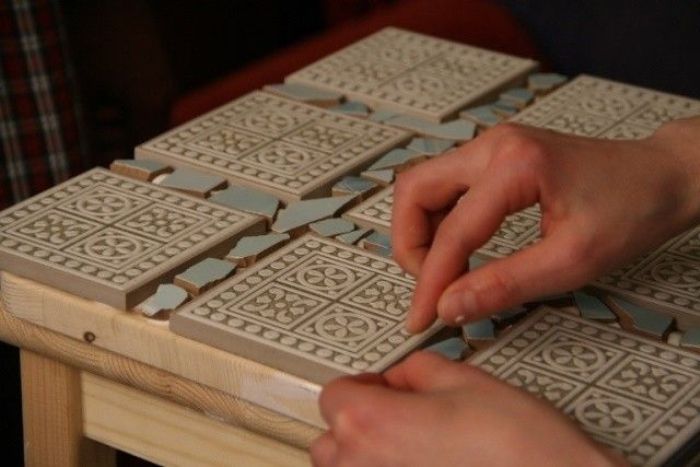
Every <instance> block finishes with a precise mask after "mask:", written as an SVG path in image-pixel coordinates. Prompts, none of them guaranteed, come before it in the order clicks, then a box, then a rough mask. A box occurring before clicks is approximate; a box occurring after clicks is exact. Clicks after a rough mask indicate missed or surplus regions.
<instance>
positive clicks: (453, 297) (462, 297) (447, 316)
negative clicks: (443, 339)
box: [438, 290, 476, 324]
mask: <svg viewBox="0 0 700 467" xmlns="http://www.w3.org/2000/svg"><path fill="white" fill-rule="evenodd" d="M438 308H439V314H440V317H441V318H442V319H444V320H445V321H446V322H448V323H455V324H459V323H462V322H464V320H465V319H466V317H467V316H468V315H470V314H473V313H474V312H476V296H475V295H474V292H472V291H470V290H465V291H462V292H452V293H450V294H449V295H446V296H445V297H443V298H442V299H441V300H440V303H439V304H438Z"/></svg>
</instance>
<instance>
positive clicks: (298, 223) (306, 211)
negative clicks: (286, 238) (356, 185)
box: [272, 195, 355, 234]
mask: <svg viewBox="0 0 700 467" xmlns="http://www.w3.org/2000/svg"><path fill="white" fill-rule="evenodd" d="M354 199H355V195H346V196H332V197H330V198H320V199H309V200H304V201H297V202H295V203H291V204H289V205H288V206H287V207H286V208H285V209H282V210H281V211H280V212H279V214H278V215H277V220H276V221H275V223H274V224H272V230H273V231H274V232H278V233H287V232H290V233H292V234H296V233H298V232H299V231H300V230H304V229H305V228H306V226H308V225H309V224H311V223H313V222H317V221H320V220H323V219H326V218H328V217H333V216H335V215H336V214H337V213H338V211H340V210H341V209H342V208H343V207H345V206H347V205H348V203H350V202H352V201H353V200H354Z"/></svg>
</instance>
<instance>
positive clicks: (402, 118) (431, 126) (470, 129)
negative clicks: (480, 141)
mask: <svg viewBox="0 0 700 467" xmlns="http://www.w3.org/2000/svg"><path fill="white" fill-rule="evenodd" d="M386 123H388V124H390V125H394V126H397V127H399V128H403V129H406V130H410V131H414V132H416V133H419V134H421V135H427V136H432V137H435V138H444V139H451V140H455V141H469V140H470V139H472V138H473V137H474V134H475V132H476V126H475V125H474V123H472V122H468V121H466V120H452V121H451V122H447V123H432V122H429V121H426V120H422V119H420V118H417V117H412V116H410V115H397V116H396V117H393V118H391V119H389V120H387V122H386Z"/></svg>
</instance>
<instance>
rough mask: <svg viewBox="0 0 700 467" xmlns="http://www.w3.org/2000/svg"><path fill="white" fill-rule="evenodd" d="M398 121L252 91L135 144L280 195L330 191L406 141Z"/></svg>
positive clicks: (144, 154) (152, 154) (141, 153)
mask: <svg viewBox="0 0 700 467" xmlns="http://www.w3.org/2000/svg"><path fill="white" fill-rule="evenodd" d="M409 137H410V134H409V133H408V132H405V131H402V130H400V129H397V128H391V127H388V126H385V125H382V124H378V123H374V122H371V121H368V120H362V119H358V118H354V117H348V116H345V115H341V114H338V113H336V112H331V111H327V110H324V109H321V108H319V107H314V106H311V105H306V104H303V103H300V102H295V101H292V100H288V99H284V98H282V97H277V96H274V95H271V94H268V93H264V92H253V93H250V94H247V95H245V96H243V97H241V98H239V99H236V100H234V101H232V102H230V103H228V104H225V105H223V106H222V107H219V108H218V109H216V110H213V111H211V112H209V113H208V114H205V115H203V116H202V117H200V118H197V119H195V120H192V121H191V122H188V123H185V124H184V125H181V126H179V127H177V128H175V129H173V130H171V131H169V132H167V133H165V134H163V135H160V136H158V137H156V138H154V139H152V140H150V141H148V142H146V143H144V144H142V145H140V146H138V147H137V148H136V157H137V159H141V158H150V159H157V160H160V161H162V162H165V163H167V164H170V165H175V166H180V167H190V168H195V169H198V170H201V171H204V172H208V173H211V174H214V175H218V176H221V177H224V178H225V179H227V180H228V181H229V182H230V183H231V185H234V186H247V187H250V188H254V189H256V190H260V191H264V192H266V193H269V194H271V195H273V196H275V197H276V198H279V199H281V200H282V201H284V202H287V203H288V202H293V201H298V200H301V199H309V198H315V197H323V196H328V195H330V192H331V187H332V186H333V184H334V183H335V182H336V181H337V180H338V179H340V178H342V177H343V176H344V175H347V174H350V173H355V172H357V171H359V170H361V169H362V168H364V167H366V166H367V165H369V164H371V163H372V162H373V161H374V160H376V159H377V158H378V157H379V156H381V155H382V154H384V153H386V152H387V151H389V150H390V149H392V148H394V147H397V146H399V145H402V144H404V143H405V142H406V141H408V139H409Z"/></svg>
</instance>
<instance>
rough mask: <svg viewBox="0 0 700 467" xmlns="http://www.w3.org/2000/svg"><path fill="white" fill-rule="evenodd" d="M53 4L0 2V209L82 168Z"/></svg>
mask: <svg viewBox="0 0 700 467" xmlns="http://www.w3.org/2000/svg"><path fill="white" fill-rule="evenodd" d="M62 28H63V25H62V23H61V16H60V12H59V9H58V5H57V2H56V1H53V0H31V1H30V0H25V1H22V0H5V1H0V208H4V207H7V206H9V205H11V204H12V203H15V202H17V201H20V200H22V199H24V198H27V197H29V196H31V195H33V194H35V193H38V192H40V191H43V190H45V189H47V188H49V187H51V186H53V185H55V184H57V183H59V182H61V181H64V180H66V179H67V178H69V177H70V176H71V175H73V174H76V173H78V172H81V171H82V170H84V169H85V168H86V161H85V159H84V155H85V151H84V147H85V145H84V144H83V140H82V131H81V128H80V124H79V113H78V112H79V111H78V105H77V100H76V92H75V89H76V87H75V82H74V81H75V80H74V75H73V73H72V71H71V66H70V62H69V60H68V57H67V56H66V53H65V45H66V41H65V35H64V31H63V29H62Z"/></svg>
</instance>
